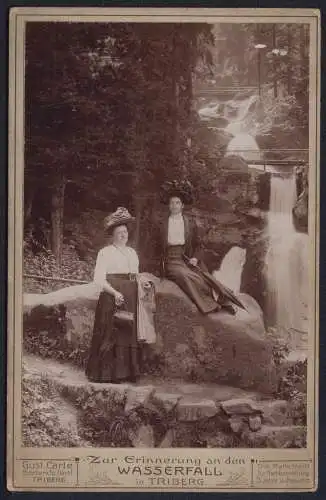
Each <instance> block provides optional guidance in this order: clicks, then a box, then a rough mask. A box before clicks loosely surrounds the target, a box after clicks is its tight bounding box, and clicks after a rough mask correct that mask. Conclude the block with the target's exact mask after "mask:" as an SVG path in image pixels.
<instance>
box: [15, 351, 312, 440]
mask: <svg viewBox="0 0 326 500" xmlns="http://www.w3.org/2000/svg"><path fill="white" fill-rule="evenodd" d="M31 388H32V389H33V390H31ZM27 389H28V390H27ZM23 391H24V403H25V404H24V406H23V439H24V444H25V446H31V445H32V446H40V447H42V446H63V447H71V446H84V447H87V446H89V447H135V448H155V447H156V448H182V447H185V448H199V447H200V448H203V447H205V448H236V447H241V448H243V447H245V448H246V447H250V448H298V447H304V446H305V443H306V427H305V423H304V422H302V421H297V420H296V418H295V416H294V415H295V414H294V411H293V404H292V403H291V402H290V401H286V400H272V399H266V398H262V397H261V396H260V395H259V394H257V393H254V392H245V391H241V390H239V389H235V388H232V387H225V386H219V385H215V386H213V387H212V386H203V385H195V384H182V383H180V382H179V383H175V384H173V385H172V384H167V383H164V382H163V381H156V382H155V381H146V382H145V383H144V382H142V383H141V382H140V383H139V384H138V385H128V384H120V385H114V384H95V383H90V382H88V381H87V379H86V377H85V375H84V373H83V372H81V371H79V370H75V369H72V367H71V365H64V364H60V363H54V362H53V361H47V362H45V361H44V360H42V359H40V358H38V357H35V356H25V357H24V373H23ZM40 395H41V398H42V401H43V404H42V407H40V408H37V397H38V396H40Z"/></svg>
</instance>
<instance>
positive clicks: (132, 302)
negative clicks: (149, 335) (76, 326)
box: [86, 207, 139, 383]
mask: <svg viewBox="0 0 326 500" xmlns="http://www.w3.org/2000/svg"><path fill="white" fill-rule="evenodd" d="M134 220H135V219H134V217H132V216H131V215H130V213H129V212H128V210H126V209H125V208H121V207H120V208H118V209H117V210H116V212H114V213H113V214H110V215H109V216H108V217H106V219H105V228H106V231H107V232H108V235H109V236H110V237H111V240H112V243H111V244H109V245H108V246H106V247H104V248H102V249H101V250H100V251H99V253H98V256H97V261H96V267H95V272H94V282H95V283H96V284H98V285H100V286H101V288H102V291H101V293H100V296H99V300H98V303H97V307H96V312H95V322H94V329H93V338H92V342H91V347H90V355H89V359H88V363H87V367H86V375H87V377H88V378H89V380H91V381H93V382H113V383H119V382H122V381H131V382H134V381H135V380H136V379H137V377H138V375H139V366H138V352H137V281H136V275H137V274H138V272H139V259H138V255H137V253H136V252H135V250H134V249H132V248H131V247H129V246H127V243H128V227H129V226H130V224H131V223H133V222H134ZM118 308H123V309H124V310H125V311H127V312H130V313H132V314H133V321H120V322H119V323H118V324H116V321H115V320H114V314H115V312H116V311H117V309H118Z"/></svg>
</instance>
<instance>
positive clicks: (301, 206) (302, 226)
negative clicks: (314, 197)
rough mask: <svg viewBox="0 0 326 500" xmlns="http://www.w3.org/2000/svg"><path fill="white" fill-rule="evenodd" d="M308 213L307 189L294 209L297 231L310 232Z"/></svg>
mask: <svg viewBox="0 0 326 500" xmlns="http://www.w3.org/2000/svg"><path fill="white" fill-rule="evenodd" d="M308 213H309V208H308V188H307V187H306V188H305V189H304V191H303V192H302V193H301V194H300V196H299V197H298V199H297V201H296V203H295V205H294V208H293V222H294V225H295V228H296V230H297V231H300V232H302V233H307V232H308Z"/></svg>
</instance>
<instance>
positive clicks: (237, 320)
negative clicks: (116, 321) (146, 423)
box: [24, 276, 275, 392]
mask: <svg viewBox="0 0 326 500" xmlns="http://www.w3.org/2000/svg"><path fill="white" fill-rule="evenodd" d="M151 278H152V279H153V280H154V282H155V285H156V318H155V319H156V332H157V342H156V344H155V345H154V346H153V347H152V348H151V352H150V356H152V359H153V360H154V363H155V367H154V374H157V375H160V376H162V377H165V378H173V379H183V380H188V381H193V382H199V381H206V382H222V383H228V384H231V385H234V386H236V387H241V388H253V389H258V390H260V391H263V392H269V391H272V390H274V379H275V369H274V365H273V362H272V351H271V347H270V345H269V344H268V341H267V338H266V334H265V329H264V323H263V315H262V311H261V309H260V307H259V306H258V304H257V303H256V301H255V300H254V299H253V298H252V297H250V296H249V295H246V294H240V295H239V298H240V299H241V301H242V302H243V303H244V305H245V306H246V309H247V310H246V311H244V310H242V309H238V310H237V313H236V315H235V316H232V315H230V314H228V313H226V312H222V311H221V312H218V313H214V314H209V315H206V316H204V315H202V314H200V313H199V312H198V311H197V308H196V307H195V306H194V305H193V304H192V302H191V301H190V299H188V297H187V296H186V295H185V294H184V293H183V292H182V291H181V290H180V289H179V287H178V286H177V285H176V284H174V283H172V282H171V281H168V280H162V281H160V280H158V279H157V278H155V277H153V276H151ZM98 295H99V289H98V288H97V287H96V286H95V285H93V284H89V285H80V286H74V287H66V288H64V289H61V290H58V291H56V292H53V293H49V294H25V296H24V344H25V348H26V350H27V351H28V352H33V353H36V354H40V355H42V356H49V357H55V358H57V359H62V360H64V359H66V360H70V361H72V362H74V363H76V364H78V365H80V366H84V363H85V360H86V359H87V354H88V348H89V343H90V338H91V334H92V327H93V321H94V311H95V306H96V301H97V298H98Z"/></svg>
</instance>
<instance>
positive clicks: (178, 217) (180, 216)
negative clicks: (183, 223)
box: [169, 212, 183, 220]
mask: <svg viewBox="0 0 326 500" xmlns="http://www.w3.org/2000/svg"><path fill="white" fill-rule="evenodd" d="M169 218H170V219H172V220H180V219H183V214H182V212H180V213H179V214H170V215H169Z"/></svg>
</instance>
